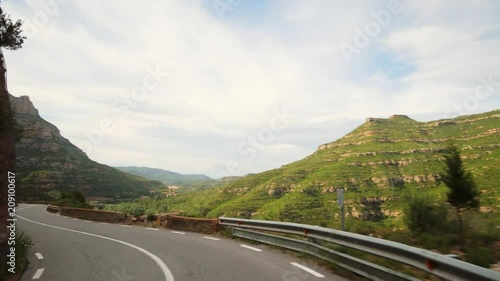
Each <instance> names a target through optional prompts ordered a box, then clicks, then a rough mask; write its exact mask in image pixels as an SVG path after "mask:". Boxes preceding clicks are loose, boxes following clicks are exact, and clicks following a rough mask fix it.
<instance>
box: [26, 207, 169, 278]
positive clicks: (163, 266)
mask: <svg viewBox="0 0 500 281" xmlns="http://www.w3.org/2000/svg"><path fill="white" fill-rule="evenodd" d="M17 217H18V218H20V219H23V220H25V221H29V222H31V223H35V224H38V225H43V226H47V227H51V228H55V229H60V230H65V231H70V232H74V233H79V234H83V235H88V236H93V237H97V238H102V239H106V240H110V241H114V242H117V243H120V244H123V245H126V246H129V247H131V248H134V249H136V250H138V251H140V252H142V253H144V254H145V255H147V256H148V257H150V258H151V259H152V260H153V261H155V262H156V264H157V265H158V266H159V267H160V269H161V270H162V272H163V275H164V276H165V281H174V276H173V275H172V272H171V271H170V269H169V268H168V266H167V265H166V264H165V263H164V262H163V261H162V260H161V259H160V258H159V257H158V256H156V255H154V254H152V253H150V252H148V251H147V250H145V249H143V248H141V247H139V246H136V245H134V244H130V243H128V242H125V241H121V240H118V239H114V238H111V237H107V236H102V235H98V234H93V233H89V232H83V231H78V230H73V229H69V228H64V227H59V226H54V225H50V224H45V223H41V222H37V221H33V220H30V219H27V218H24V217H22V216H19V215H18V216H17ZM37 272H38V271H37ZM42 273H43V268H42ZM35 275H36V274H35ZM40 275H41V273H40ZM33 279H35V278H33Z"/></svg>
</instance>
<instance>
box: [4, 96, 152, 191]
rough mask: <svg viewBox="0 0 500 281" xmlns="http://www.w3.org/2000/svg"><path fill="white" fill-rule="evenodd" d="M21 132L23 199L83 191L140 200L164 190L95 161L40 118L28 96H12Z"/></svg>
mask: <svg viewBox="0 0 500 281" xmlns="http://www.w3.org/2000/svg"><path fill="white" fill-rule="evenodd" d="M10 102H11V107H12V110H13V112H14V119H15V122H16V127H17V128H16V129H17V131H18V143H17V145H16V153H17V179H18V180H19V181H20V183H19V185H18V189H19V192H18V194H17V195H18V196H20V198H21V199H46V198H47V196H48V194H50V192H52V191H59V192H61V191H67V190H81V191H82V192H83V193H84V194H85V195H87V196H91V197H101V198H136V197H138V196H140V195H145V194H148V193H149V191H148V190H149V189H151V188H153V187H157V186H162V183H161V182H158V181H151V180H147V179H144V178H141V177H138V176H134V175H130V174H127V173H124V172H121V171H118V170H116V169H114V168H112V167H109V166H106V165H102V164H99V163H97V162H95V161H92V160H91V159H89V158H88V157H87V155H86V154H85V153H84V152H83V151H82V150H80V149H79V148H78V147H76V146H75V145H73V144H72V143H71V142H70V141H69V140H67V139H66V138H64V137H63V136H61V134H60V132H59V129H57V127H56V126H54V125H53V124H51V123H49V122H47V121H45V120H44V119H43V118H41V117H40V115H39V114H38V110H37V109H36V108H35V107H34V106H33V104H32V103H31V101H30V100H29V97H28V96H21V97H19V98H17V97H14V96H10Z"/></svg>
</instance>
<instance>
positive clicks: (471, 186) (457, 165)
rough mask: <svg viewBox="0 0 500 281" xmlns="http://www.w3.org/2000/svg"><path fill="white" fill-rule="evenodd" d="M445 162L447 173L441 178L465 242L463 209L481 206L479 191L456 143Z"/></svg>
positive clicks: (461, 236) (461, 237)
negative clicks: (465, 166) (466, 168)
mask: <svg viewBox="0 0 500 281" xmlns="http://www.w3.org/2000/svg"><path fill="white" fill-rule="evenodd" d="M445 164H446V169H445V173H443V174H442V175H441V178H442V180H443V182H444V184H445V185H446V186H447V187H448V189H449V190H448V194H447V201H448V203H449V204H450V205H452V206H453V207H455V209H456V212H457V220H458V224H459V228H460V239H461V241H462V243H463V242H464V241H465V238H464V227H463V220H462V211H464V210H467V209H477V208H479V198H478V197H479V193H478V191H477V188H476V184H475V183H474V179H473V178H472V174H470V173H469V172H467V171H466V170H465V168H464V165H463V162H462V159H461V158H460V151H459V150H458V148H457V147H456V146H455V145H452V146H450V147H449V149H448V154H447V155H446V156H445Z"/></svg>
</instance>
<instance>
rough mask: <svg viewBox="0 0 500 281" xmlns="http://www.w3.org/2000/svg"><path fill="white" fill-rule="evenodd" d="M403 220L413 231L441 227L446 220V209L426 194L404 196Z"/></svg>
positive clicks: (418, 231)
mask: <svg viewBox="0 0 500 281" xmlns="http://www.w3.org/2000/svg"><path fill="white" fill-rule="evenodd" d="M406 200H407V205H406V207H405V209H404V222H405V224H406V226H407V227H408V228H409V229H410V230H411V231H412V232H413V233H414V234H420V233H423V232H427V231H430V230H437V229H443V228H444V227H445V226H446V222H447V210H446V206H444V205H443V204H438V203H437V202H435V200H434V199H432V197H430V195H428V194H419V195H417V194H412V195H410V196H408V197H407V198H406Z"/></svg>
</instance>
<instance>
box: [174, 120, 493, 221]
mask: <svg viewBox="0 0 500 281" xmlns="http://www.w3.org/2000/svg"><path fill="white" fill-rule="evenodd" d="M499 136H500V111H499V110H495V111H492V112H487V113H483V114H477V115H470V116H461V117H458V118H454V119H446V120H438V121H432V122H417V121H415V120H412V119H410V118H408V117H407V116H403V115H394V116H391V117H390V118H388V119H381V118H368V119H367V120H366V122H365V123H364V124H362V125H361V126H359V127H358V128H356V129H355V130H353V131H352V132H351V133H349V134H347V135H346V136H344V137H342V138H340V139H339V140H336V141H334V142H331V143H327V144H324V145H321V146H319V148H318V150H317V151H316V152H315V153H313V154H312V155H310V156H308V157H306V158H305V159H302V160H300V161H297V162H294V163H291V164H288V165H285V166H282V167H281V168H279V169H274V170H270V171H266V172H263V173H260V174H256V175H250V176H246V177H243V178H241V179H240V180H237V181H235V182H232V183H230V184H228V185H226V186H224V187H222V188H219V189H215V190H207V191H202V192H197V193H191V194H185V195H179V196H177V197H175V198H172V199H170V201H169V202H167V204H169V206H170V208H171V210H172V211H179V212H181V213H184V214H186V215H193V216H199V215H203V216H208V217H217V216H221V215H226V216H237V217H246V218H259V219H271V220H285V221H294V222H304V223H312V224H322V225H337V224H336V223H335V224H334V222H335V221H338V220H339V217H338V213H339V207H338V206H337V201H336V200H337V196H336V190H337V189H339V188H344V189H345V191H346V192H345V204H346V213H347V217H353V218H356V219H358V220H370V221H382V220H388V221H391V220H392V219H399V218H400V217H401V214H402V212H401V209H402V206H403V201H402V198H403V195H404V194H407V193H410V192H429V193H431V194H434V195H435V196H436V197H440V198H442V199H443V201H444V196H445V192H446V187H445V186H444V185H443V184H442V183H441V182H440V176H439V174H440V173H441V172H443V171H444V163H443V153H444V152H446V149H447V146H448V145H449V144H451V143H454V144H456V145H457V146H458V147H459V148H460V149H461V150H462V156H463V158H464V163H465V166H466V168H467V169H468V170H469V171H471V172H472V174H473V175H474V178H475V181H476V183H477V186H478V188H479V190H480V191H481V198H480V200H481V206H483V207H482V212H484V213H487V214H486V215H492V216H493V215H496V216H498V215H497V214H498V209H499V206H498V197H499V196H498V192H499V190H500V173H499V171H500V137H499Z"/></svg>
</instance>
